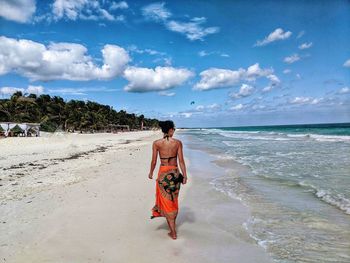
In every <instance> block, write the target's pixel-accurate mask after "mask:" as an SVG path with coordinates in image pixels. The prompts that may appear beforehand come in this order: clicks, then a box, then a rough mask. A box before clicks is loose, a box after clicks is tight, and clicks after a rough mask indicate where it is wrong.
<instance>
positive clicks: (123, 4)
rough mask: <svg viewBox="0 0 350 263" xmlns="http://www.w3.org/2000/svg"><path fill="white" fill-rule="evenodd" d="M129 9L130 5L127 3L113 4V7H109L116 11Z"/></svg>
mask: <svg viewBox="0 0 350 263" xmlns="http://www.w3.org/2000/svg"><path fill="white" fill-rule="evenodd" d="M127 8H129V5H128V3H127V2H125V1H120V2H113V3H112V4H111V6H110V7H109V9H110V10H116V9H127Z"/></svg>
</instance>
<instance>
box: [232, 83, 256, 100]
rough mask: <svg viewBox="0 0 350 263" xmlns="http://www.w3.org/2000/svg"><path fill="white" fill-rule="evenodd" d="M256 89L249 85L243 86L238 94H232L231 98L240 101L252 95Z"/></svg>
mask: <svg viewBox="0 0 350 263" xmlns="http://www.w3.org/2000/svg"><path fill="white" fill-rule="evenodd" d="M253 92H254V88H253V87H252V86H250V85H247V84H242V86H241V88H240V89H239V91H238V92H237V93H230V94H229V96H230V97H231V98H233V99H240V98H244V97H248V96H250V95H252V94H253Z"/></svg>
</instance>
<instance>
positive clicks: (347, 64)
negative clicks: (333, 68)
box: [343, 59, 350, 68]
mask: <svg viewBox="0 0 350 263" xmlns="http://www.w3.org/2000/svg"><path fill="white" fill-rule="evenodd" d="M343 66H344V67H348V68H350V59H348V60H347V61H345V62H344V64H343Z"/></svg>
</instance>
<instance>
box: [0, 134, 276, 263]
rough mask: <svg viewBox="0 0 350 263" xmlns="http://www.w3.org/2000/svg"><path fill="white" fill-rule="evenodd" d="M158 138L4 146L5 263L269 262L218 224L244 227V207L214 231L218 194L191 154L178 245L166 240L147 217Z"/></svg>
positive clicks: (1, 238) (102, 137)
mask: <svg viewBox="0 0 350 263" xmlns="http://www.w3.org/2000/svg"><path fill="white" fill-rule="evenodd" d="M161 136H162V134H161V132H160V131H143V132H127V133H119V134H94V135H79V134H76V135H72V134H69V135H56V136H44V137H41V138H7V139H4V140H0V154H1V155H0V167H1V168H2V169H1V170H0V171H1V174H0V178H1V179H2V180H1V181H0V184H2V186H1V187H0V189H1V192H0V201H1V204H0V233H1V235H0V262H25V263H29V262H33V263H34V262H35V263H39V262H65V263H78V262H191V263H193V262H270V261H269V259H268V258H267V256H266V255H265V253H264V251H263V250H262V249H261V248H259V247H258V246H257V245H256V244H254V243H252V242H251V241H250V240H249V239H247V237H246V235H245V234H242V233H238V235H232V234H231V233H228V232H225V231H222V230H220V220H232V221H233V222H235V220H236V222H237V223H241V221H242V218H241V217H242V216H244V215H245V212H244V211H240V209H241V206H239V205H238V204H237V206H234V207H233V209H232V208H231V207H230V209H229V213H228V214H227V215H226V216H227V217H226V218H225V215H219V217H218V221H217V222H218V224H219V225H215V226H214V225H212V224H211V223H210V222H212V220H209V219H210V218H209V217H211V218H213V216H217V215H215V211H214V210H215V209H214V206H213V204H214V201H215V200H214V199H215V198H216V196H215V195H212V194H211V193H209V192H206V191H208V189H207V188H206V187H207V186H201V185H200V181H198V180H197V181H196V179H195V176H194V177H192V174H191V173H192V172H191V163H190V161H191V159H189V158H188V157H187V156H186V152H185V157H186V164H187V166H188V170H189V173H188V174H189V178H190V179H189V183H188V184H186V185H183V186H182V188H181V192H180V199H179V203H180V211H179V217H178V239H177V240H171V239H170V238H169V237H168V236H167V234H166V233H167V232H168V229H167V225H166V223H165V219H164V218H155V219H153V220H151V219H150V215H151V208H152V206H153V205H154V199H155V198H154V197H155V196H154V195H155V178H156V175H157V172H158V168H159V160H158V164H157V167H156V169H155V172H154V179H153V180H150V179H148V171H149V167H150V158H151V147H152V141H153V140H155V139H157V138H160V137H161ZM126 140H131V142H130V143H127V144H125V142H127V141H126ZM101 147H106V148H101ZM83 153H87V154H83ZM21 163H22V165H21ZM10 180H11V181H10ZM195 182H198V184H197V185H195ZM13 184H14V185H13ZM206 199H208V202H209V205H207V204H208V203H206V202H205V200H206ZM201 204H203V205H201ZM222 205H224V206H225V205H228V202H225V200H223V203H222ZM212 208H213V209H212ZM206 209H207V210H208V209H211V211H209V210H208V211H206ZM234 212H235V213H237V215H236V217H237V218H236V219H235V218H234V217H235V213H234ZM241 212H242V214H241ZM240 214H241V215H240ZM206 215H207V217H208V218H206ZM230 251H231V252H230Z"/></svg>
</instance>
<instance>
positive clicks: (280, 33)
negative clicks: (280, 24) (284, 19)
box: [254, 28, 292, 47]
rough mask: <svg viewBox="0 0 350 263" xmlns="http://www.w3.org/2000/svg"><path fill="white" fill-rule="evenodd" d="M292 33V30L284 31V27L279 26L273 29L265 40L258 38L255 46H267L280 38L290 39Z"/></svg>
mask: <svg viewBox="0 0 350 263" xmlns="http://www.w3.org/2000/svg"><path fill="white" fill-rule="evenodd" d="M291 35H292V32H290V31H287V32H284V31H283V29H282V28H277V29H276V30H275V31H273V32H272V33H270V34H269V35H268V36H267V37H265V39H264V40H258V41H257V42H256V44H255V45H254V46H258V47H259V46H265V45H267V44H270V43H272V42H275V41H278V40H285V39H288V38H289V37H290V36H291Z"/></svg>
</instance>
